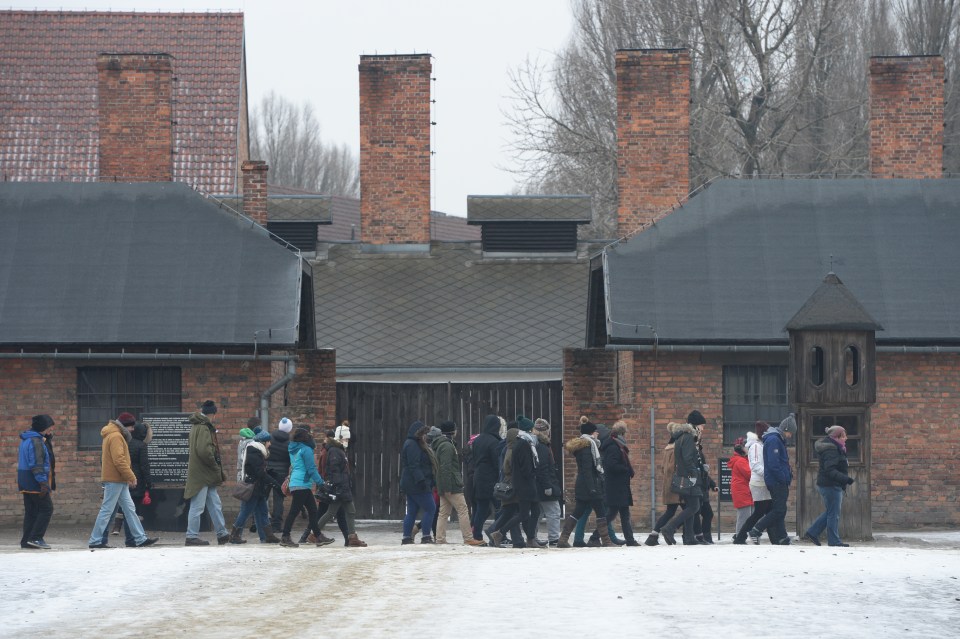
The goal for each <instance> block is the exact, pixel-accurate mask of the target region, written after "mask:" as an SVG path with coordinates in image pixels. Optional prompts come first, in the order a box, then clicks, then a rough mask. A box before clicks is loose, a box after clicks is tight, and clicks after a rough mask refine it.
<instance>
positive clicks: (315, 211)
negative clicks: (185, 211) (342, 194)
mask: <svg viewBox="0 0 960 639" xmlns="http://www.w3.org/2000/svg"><path fill="white" fill-rule="evenodd" d="M215 198H216V199H218V200H223V202H224V203H225V204H226V205H227V206H229V207H230V208H232V209H233V210H235V211H237V212H238V213H243V212H244V211H243V197H241V196H239V195H217V196H215ZM331 208H332V205H331V197H330V196H329V195H268V196H267V220H268V221H270V222H316V223H318V224H330V223H331V222H332V221H333V219H332V212H331Z"/></svg>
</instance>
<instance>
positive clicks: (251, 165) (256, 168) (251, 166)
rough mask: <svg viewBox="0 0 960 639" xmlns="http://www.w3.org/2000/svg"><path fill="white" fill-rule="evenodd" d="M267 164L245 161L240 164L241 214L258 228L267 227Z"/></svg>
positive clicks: (261, 161)
mask: <svg viewBox="0 0 960 639" xmlns="http://www.w3.org/2000/svg"><path fill="white" fill-rule="evenodd" d="M268 168H269V167H267V163H266V162H264V161H263V160H245V161H244V162H243V163H241V164H240V172H241V176H242V177H241V179H242V185H241V186H242V188H243V214H244V215H246V216H247V217H249V218H250V219H251V220H253V221H254V222H256V223H257V224H259V225H260V226H266V225H267V170H268Z"/></svg>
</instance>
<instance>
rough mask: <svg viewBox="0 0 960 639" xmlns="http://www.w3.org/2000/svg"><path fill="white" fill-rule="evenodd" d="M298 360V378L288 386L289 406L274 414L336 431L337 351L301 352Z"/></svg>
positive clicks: (317, 350) (310, 350)
mask: <svg viewBox="0 0 960 639" xmlns="http://www.w3.org/2000/svg"><path fill="white" fill-rule="evenodd" d="M297 356H298V357H299V360H298V361H297V375H296V377H294V378H293V381H292V382H290V384H289V386H287V405H286V406H285V407H284V408H282V409H277V408H272V409H271V411H272V413H271V414H273V415H276V416H277V418H276V419H280V415H281V413H282V414H285V415H287V416H288V417H289V418H290V419H292V420H293V421H294V422H295V423H306V424H310V425H311V426H314V427H320V428H322V429H323V430H327V429H330V428H333V427H334V426H336V419H337V351H335V350H333V349H301V350H298V351H297ZM276 419H273V418H271V420H272V421H274V422H276Z"/></svg>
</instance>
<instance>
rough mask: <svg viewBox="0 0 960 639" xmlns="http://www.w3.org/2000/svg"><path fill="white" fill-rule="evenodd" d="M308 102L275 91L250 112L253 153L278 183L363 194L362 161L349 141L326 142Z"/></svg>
mask: <svg viewBox="0 0 960 639" xmlns="http://www.w3.org/2000/svg"><path fill="white" fill-rule="evenodd" d="M320 131H321V129H320V123H319V122H318V121H317V119H316V116H315V115H314V113H313V107H312V106H311V105H310V104H309V103H304V104H303V105H301V106H299V107H297V106H296V105H294V104H293V103H291V102H290V101H288V100H286V99H285V98H283V97H282V96H278V95H277V94H276V93H274V92H273V91H271V92H270V93H268V94H267V95H265V96H264V97H263V99H262V100H261V102H260V106H259V108H255V109H254V110H253V115H252V117H251V118H250V153H251V156H252V157H255V158H257V159H260V160H265V161H266V162H267V164H268V165H269V166H270V176H269V180H270V182H271V183H273V184H279V185H283V186H291V187H296V188H300V189H306V190H309V191H316V192H318V193H323V194H324V195H342V196H346V197H359V196H360V167H359V163H358V161H357V158H356V156H355V155H354V153H353V151H352V150H351V149H350V147H348V146H347V145H345V144H344V145H334V144H325V143H324V142H323V139H322V138H321V135H320Z"/></svg>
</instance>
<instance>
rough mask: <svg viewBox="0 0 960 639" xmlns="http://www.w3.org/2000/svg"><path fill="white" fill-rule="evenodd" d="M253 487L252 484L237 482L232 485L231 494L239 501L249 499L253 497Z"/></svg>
mask: <svg viewBox="0 0 960 639" xmlns="http://www.w3.org/2000/svg"><path fill="white" fill-rule="evenodd" d="M253 487H254V484H247V483H241V484H237V485H236V486H234V487H233V492H232V493H231V494H232V495H233V496H234V497H236V498H237V499H239V500H240V501H250V499H251V498H253Z"/></svg>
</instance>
